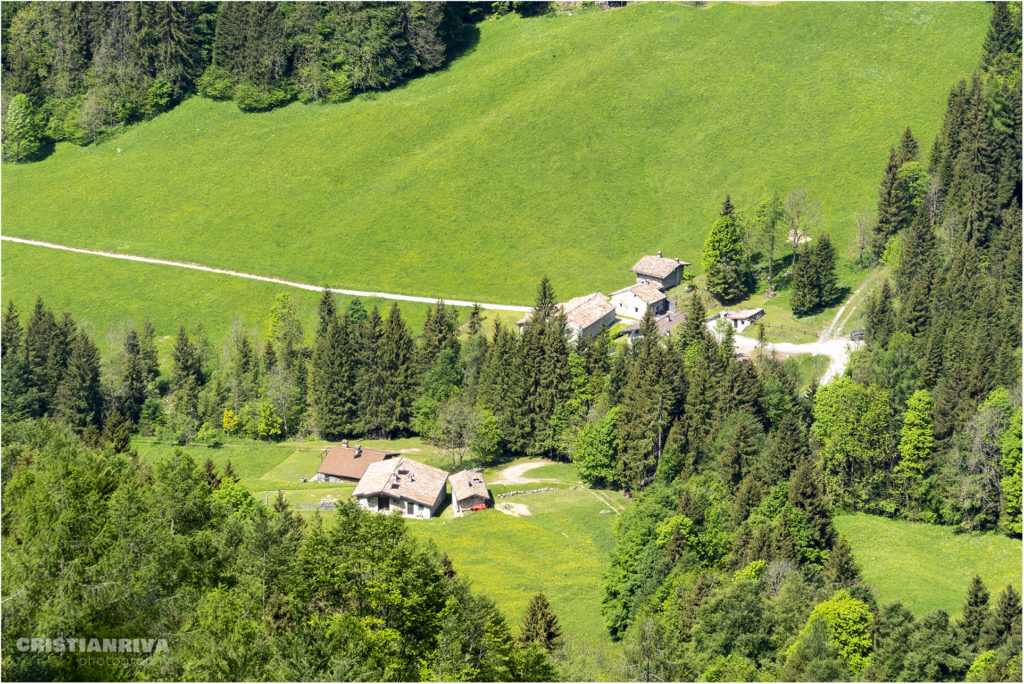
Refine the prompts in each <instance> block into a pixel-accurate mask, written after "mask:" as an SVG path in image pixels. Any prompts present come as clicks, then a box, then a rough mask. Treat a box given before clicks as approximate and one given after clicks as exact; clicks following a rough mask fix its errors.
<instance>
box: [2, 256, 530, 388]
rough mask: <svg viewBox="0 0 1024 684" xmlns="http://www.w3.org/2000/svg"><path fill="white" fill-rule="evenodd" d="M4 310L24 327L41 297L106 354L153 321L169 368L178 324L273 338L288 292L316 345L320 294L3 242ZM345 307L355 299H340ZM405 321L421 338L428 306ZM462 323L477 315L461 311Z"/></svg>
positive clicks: (408, 308) (375, 302) (412, 308)
mask: <svg viewBox="0 0 1024 684" xmlns="http://www.w3.org/2000/svg"><path fill="white" fill-rule="evenodd" d="M2 281H3V282H2V284H3V305H4V307H6V306H7V302H8V301H13V302H14V305H15V306H16V307H17V309H18V311H19V312H20V313H21V314H22V325H24V324H25V323H26V322H27V320H28V319H27V317H28V315H29V314H30V313H31V311H32V307H33V306H34V305H35V300H36V296H37V295H41V296H42V297H43V301H44V302H45V304H46V305H47V306H48V307H49V308H51V309H53V310H54V311H55V312H57V314H58V315H60V313H61V312H64V311H67V312H69V313H71V314H72V316H74V317H75V320H76V321H78V322H79V323H80V324H82V325H84V326H85V328H86V329H87V330H89V332H90V334H91V335H92V337H93V340H94V341H95V342H96V343H97V344H98V345H99V346H100V347H101V348H103V349H107V348H108V346H109V342H108V336H109V334H110V333H112V332H113V331H116V330H117V329H119V328H120V327H121V325H122V324H126V325H129V326H134V327H136V329H141V327H142V324H143V321H145V319H146V318H149V320H150V321H151V322H152V323H153V328H154V330H155V331H156V334H157V336H158V337H159V338H160V339H158V341H157V347H158V349H159V351H160V352H161V365H163V366H165V367H166V368H169V366H168V365H167V364H169V363H170V348H171V345H172V344H173V339H174V335H175V334H176V333H177V330H178V326H179V325H184V326H185V328H186V329H187V330H188V331H189V332H190V333H191V332H192V331H194V330H195V328H196V325H198V324H200V323H201V324H202V326H203V329H204V330H205V331H206V332H207V334H208V335H209V336H210V340H211V342H213V343H214V345H215V347H214V349H215V351H219V349H220V343H221V341H222V340H223V339H224V337H225V336H226V334H227V332H228V331H229V330H230V329H231V327H232V325H233V323H234V321H235V318H236V317H237V318H238V320H239V322H240V323H241V325H242V328H243V329H244V330H248V331H250V332H255V333H256V334H258V335H262V336H266V335H267V334H268V333H269V331H270V311H271V308H272V307H273V304H274V298H275V297H276V296H277V295H278V294H279V293H281V292H286V293H288V295H289V296H290V297H291V298H292V301H293V302H295V304H296V309H297V311H298V314H299V320H300V321H301V322H302V323H303V326H304V328H305V330H306V333H307V338H308V339H310V340H311V339H312V331H313V330H315V329H316V306H317V301H318V300H319V298H320V294H319V293H317V292H311V291H308V290H300V289H298V288H294V287H287V286H283V285H276V284H274V283H265V282H260V281H258V280H246V279H243V278H235V277H231V276H226V275H219V274H216V273H205V272H203V271H193V270H188V269H182V268H174V267H172V266H165V265H160V264H146V263H140V262H135V261H123V260H119V259H109V258H106V257H101V256H93V255H89V254H79V253H75V252H63V251H59V250H55V249H45V248H42V247H35V246H32V245H24V244H18V243H12V242H4V243H3V276H2ZM334 297H335V299H334V301H335V302H336V303H337V304H338V306H339V308H342V309H343V308H344V307H345V306H346V305H347V304H348V302H349V300H350V299H351V297H344V296H342V295H335V296H334ZM361 301H362V302H363V305H364V306H365V307H366V309H367V310H369V309H370V308H372V307H374V306H377V307H379V308H380V310H381V314H382V315H384V314H386V313H387V310H388V309H389V308H391V301H389V300H385V299H374V298H362V300H361ZM399 308H400V309H401V311H402V316H403V318H405V321H406V323H407V324H408V325H409V328H410V330H412V332H413V334H414V335H418V334H419V332H420V330H421V329H422V328H423V319H424V318H425V316H426V313H427V309H429V308H430V305H428V304H418V303H414V302H402V303H400V304H399ZM459 312H460V315H461V317H462V320H463V321H464V320H465V318H466V316H467V315H468V312H469V309H466V308H462V309H459ZM521 315H522V314H519V313H515V312H508V311H485V312H484V317H485V319H488V320H487V321H485V323H484V325H485V326H487V329H488V330H490V325H491V323H490V322H489V320H490V319H493V318H494V317H498V318H500V319H501V320H503V321H505V322H506V323H508V324H511V322H512V321H515V320H516V319H518V318H519V317H520V316H521Z"/></svg>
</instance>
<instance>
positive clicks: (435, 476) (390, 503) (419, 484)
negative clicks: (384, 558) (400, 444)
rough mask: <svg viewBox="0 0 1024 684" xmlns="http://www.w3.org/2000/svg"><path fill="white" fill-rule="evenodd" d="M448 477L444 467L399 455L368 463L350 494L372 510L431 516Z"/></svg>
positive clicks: (439, 500) (442, 493)
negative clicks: (436, 466)
mask: <svg viewBox="0 0 1024 684" xmlns="http://www.w3.org/2000/svg"><path fill="white" fill-rule="evenodd" d="M447 481H448V472H447V471H444V470H441V469H440V468H434V467H433V466H428V465H427V464H425V463H420V462H419V461H414V460H412V459H411V458H406V457H405V456H402V457H400V458H390V459H387V460H384V461H378V462H376V463H371V464H370V465H369V466H368V467H367V468H366V472H365V473H363V477H362V479H360V480H359V484H357V485H356V488H355V490H354V491H353V492H352V496H354V497H355V498H356V501H357V502H359V505H360V506H362V507H363V508H365V509H366V510H368V511H373V512H375V513H391V512H392V511H398V512H399V513H401V514H402V516H403V517H405V518H431V517H433V516H435V515H437V512H438V511H439V510H440V509H441V504H443V503H444V498H445V483H446V482H447Z"/></svg>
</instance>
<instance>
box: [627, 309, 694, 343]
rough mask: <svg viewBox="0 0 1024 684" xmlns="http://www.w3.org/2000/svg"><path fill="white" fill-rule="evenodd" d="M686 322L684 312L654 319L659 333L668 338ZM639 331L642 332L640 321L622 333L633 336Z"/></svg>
mask: <svg viewBox="0 0 1024 684" xmlns="http://www.w3.org/2000/svg"><path fill="white" fill-rule="evenodd" d="M685 320H686V312H684V311H671V312H669V313H667V314H662V315H660V316H655V317H654V324H655V325H656V326H658V333H659V334H660V335H661V336H662V337H668V336H669V335H670V334H671V333H672V331H673V330H675V329H676V326H677V325H679V324H680V323H682V322H683V321H685ZM638 330H640V322H639V321H637V322H636V323H634V324H633V325H631V326H629V327H628V328H626V329H625V330H623V331H622V332H623V333H625V334H627V335H632V334H633V333H635V332H637V331H638Z"/></svg>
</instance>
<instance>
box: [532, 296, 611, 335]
mask: <svg viewBox="0 0 1024 684" xmlns="http://www.w3.org/2000/svg"><path fill="white" fill-rule="evenodd" d="M558 310H559V311H560V312H561V313H562V314H563V315H564V316H565V321H566V323H567V324H568V328H569V336H570V337H571V338H572V339H576V338H577V337H581V336H582V337H595V336H596V335H597V334H598V333H599V332H601V326H602V325H606V326H608V327H611V326H612V324H614V323H615V307H614V306H613V305H612V303H611V301H610V300H609V299H608V297H607V295H603V294H601V293H600V292H594V293H593V294H588V295H584V296H582V297H573V298H572V299H570V300H569V301H567V302H565V303H564V304H559V305H558ZM532 316H533V312H532V311H531V312H530V313H528V314H526V315H525V316H523V317H522V318H520V319H519V320H518V321H516V325H517V326H519V333H520V334H522V332H523V326H525V325H526V324H527V323H528V322H529V321H530V318H531V317H532Z"/></svg>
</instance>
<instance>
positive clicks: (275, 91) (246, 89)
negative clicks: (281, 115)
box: [235, 83, 293, 112]
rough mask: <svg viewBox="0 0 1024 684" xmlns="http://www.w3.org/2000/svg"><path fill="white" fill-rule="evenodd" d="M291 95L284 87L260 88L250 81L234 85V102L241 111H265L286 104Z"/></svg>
mask: <svg viewBox="0 0 1024 684" xmlns="http://www.w3.org/2000/svg"><path fill="white" fill-rule="evenodd" d="M292 95H293V93H292V92H290V91H288V90H285V89H284V88H270V89H269V90H261V89H260V88H258V87H257V86H254V85H253V84H251V83H239V84H238V85H237V86H236V87H235V104H237V105H238V108H239V109H241V110H242V111H243V112H265V111H268V110H270V109H273V108H274V107H280V106H281V105H283V104H286V103H287V102H288V101H289V100H291V99H292Z"/></svg>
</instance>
